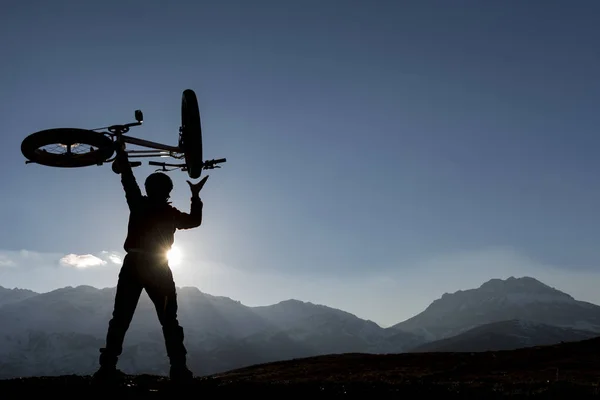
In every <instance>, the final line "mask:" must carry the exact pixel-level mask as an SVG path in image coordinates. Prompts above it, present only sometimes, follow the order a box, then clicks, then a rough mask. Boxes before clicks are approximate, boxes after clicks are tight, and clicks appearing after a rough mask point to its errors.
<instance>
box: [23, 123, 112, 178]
mask: <svg viewBox="0 0 600 400" xmlns="http://www.w3.org/2000/svg"><path fill="white" fill-rule="evenodd" d="M114 151H115V150H114V147H113V142H112V140H111V139H110V138H108V137H107V136H105V135H104V134H103V133H100V132H95V131H90V130H87V129H78V128H56V129H46V130H43V131H39V132H35V133H32V134H31V135H29V136H27V137H26V138H25V139H24V140H23V142H21V152H22V153H23V155H24V156H25V158H27V159H28V160H30V161H31V162H34V163H36V164H41V165H46V166H49V167H60V168H77V167H87V166H90V165H100V164H102V163H103V162H104V161H105V160H107V159H109V158H110V157H112V155H113V154H114Z"/></svg>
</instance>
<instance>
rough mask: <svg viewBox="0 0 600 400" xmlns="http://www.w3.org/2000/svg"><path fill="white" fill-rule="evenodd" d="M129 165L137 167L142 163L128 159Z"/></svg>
mask: <svg viewBox="0 0 600 400" xmlns="http://www.w3.org/2000/svg"><path fill="white" fill-rule="evenodd" d="M129 165H131V166H132V167H139V166H140V165H142V162H141V161H129Z"/></svg>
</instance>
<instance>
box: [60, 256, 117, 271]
mask: <svg viewBox="0 0 600 400" xmlns="http://www.w3.org/2000/svg"><path fill="white" fill-rule="evenodd" d="M60 263H61V265H64V266H65V267H75V268H88V267H97V266H99V265H106V261H104V260H102V259H100V258H98V257H96V256H94V255H91V254H81V255H79V254H67V255H66V256H64V257H62V258H61V259H60Z"/></svg>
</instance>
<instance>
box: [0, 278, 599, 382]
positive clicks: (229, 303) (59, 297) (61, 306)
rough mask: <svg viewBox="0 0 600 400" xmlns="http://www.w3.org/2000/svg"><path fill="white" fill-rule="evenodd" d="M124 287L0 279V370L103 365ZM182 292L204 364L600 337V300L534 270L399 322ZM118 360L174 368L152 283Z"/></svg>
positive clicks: (204, 370) (192, 343)
mask: <svg viewBox="0 0 600 400" xmlns="http://www.w3.org/2000/svg"><path fill="white" fill-rule="evenodd" d="M115 290H116V289H115V288H105V289H96V288H94V287H91V286H78V287H65V288H61V289H57V290H54V291H51V292H47V293H36V292H33V291H30V290H24V289H6V288H2V287H0V379H6V378H12V377H20V376H21V377H22V376H51V375H65V374H79V375H85V374H90V373H93V372H94V370H95V369H96V368H97V362H98V355H99V353H98V349H99V348H100V347H102V346H103V344H104V335H105V333H106V328H107V323H108V320H109V319H110V316H111V312H112V306H113V299H114V295H115ZM178 302H179V312H178V315H179V320H180V322H181V324H182V326H184V328H185V335H186V346H187V348H188V352H189V366H190V368H191V369H192V370H193V371H194V372H195V373H196V374H197V375H206V374H213V373H218V372H224V371H227V370H231V369H234V368H240V367H245V366H249V365H253V364H260V363H265V362H270V361H278V360H286V359H292V358H301V357H310V356H316V355H322V354H336V353H337V354H339V353H373V354H377V353H403V352H423V351H471V352H477V351H486V350H503V349H513V348H519V347H525V346H536V345H542V344H552V343H559V342H561V341H574V340H581V339H585V338H591V337H596V336H600V306H597V305H594V304H591V303H587V302H583V301H579V300H576V299H574V298H573V297H572V296H570V295H568V294H566V293H563V292H561V291H559V290H557V289H554V288H551V287H549V286H547V285H545V284H543V283H542V282H540V281H538V280H536V279H534V278H531V277H523V278H514V277H511V278H508V279H506V280H501V279H492V280H490V281H488V282H485V283H483V284H482V285H481V286H480V287H479V288H474V289H469V290H464V291H458V292H455V293H451V294H448V293H447V294H444V295H443V296H441V298H439V299H437V300H435V301H434V302H433V303H432V304H431V305H430V306H429V307H427V308H426V309H425V310H424V311H423V312H421V313H419V314H418V315H415V316H414V317H412V318H410V319H408V320H406V321H403V322H400V323H398V324H396V325H394V326H392V327H389V328H382V327H380V326H379V325H377V324H376V323H374V322H372V321H368V320H364V319H361V318H358V317H356V316H355V315H353V314H350V313H348V312H345V311H342V310H339V309H335V308H331V307H327V306H324V305H318V304H313V303H309V302H302V301H299V300H286V301H282V302H280V303H277V304H273V305H270V306H262V307H248V306H245V305H243V304H241V303H240V302H239V301H235V300H232V299H230V298H227V297H219V296H213V295H210V294H207V293H202V292H201V291H200V290H198V289H197V288H194V287H183V288H179V289H178ZM119 367H120V368H121V369H122V370H123V371H125V372H127V373H130V374H142V373H147V374H158V375H165V374H167V372H168V359H167V357H166V352H165V349H164V342H163V338H162V331H161V329H160V325H159V324H158V321H157V318H156V314H155V311H154V306H153V305H152V303H151V302H150V300H149V298H148V297H147V295H146V294H145V293H144V294H143V295H142V297H141V299H140V302H139V304H138V308H137V310H136V314H135V316H134V319H133V322H132V324H131V327H130V329H129V331H128V333H127V336H126V339H125V346H124V352H123V355H122V357H121V359H120V361H119Z"/></svg>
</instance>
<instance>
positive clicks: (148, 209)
mask: <svg viewBox="0 0 600 400" xmlns="http://www.w3.org/2000/svg"><path fill="white" fill-rule="evenodd" d="M115 163H116V167H117V168H118V169H119V170H120V173H121V182H122V184H123V188H124V189H125V197H126V199H127V204H128V205H129V210H130V214H129V225H128V232H127V238H126V240H125V245H124V248H125V251H126V252H127V254H126V255H125V258H124V260H123V265H122V267H121V271H120V273H119V280H118V283H117V293H116V295H115V303H114V310H113V314H112V319H111V320H110V322H109V324H108V333H107V335H106V347H104V348H102V349H100V353H101V354H100V360H99V361H100V368H99V369H98V371H97V372H96V373H95V374H94V378H96V379H102V380H104V379H109V380H110V379H114V378H118V377H119V376H122V374H123V373H122V372H121V371H119V370H118V369H117V360H118V357H119V356H120V355H121V352H122V350H123V340H124V338H125V333H126V332H127V329H128V328H129V324H130V323H131V320H132V318H133V314H134V312H135V309H136V307H137V303H138V300H139V298H140V295H141V293H142V289H145V290H146V293H148V297H149V298H150V299H151V300H152V302H153V303H154V307H155V308H156V313H157V315H158V320H159V321H160V324H161V325H162V330H163V334H164V340H165V345H166V349H167V355H168V356H169V359H170V364H171V369H170V374H169V375H170V378H171V380H174V381H175V380H177V381H182V380H189V379H191V378H193V374H192V372H191V371H190V370H189V369H188V368H187V365H186V353H187V351H186V348H185V346H184V344H183V328H182V327H181V326H180V325H179V322H178V321H177V294H176V290H175V283H174V281H173V274H172V273H171V269H170V268H169V265H168V261H167V251H168V250H169V249H170V248H171V246H172V244H173V241H174V233H175V231H176V230H177V229H190V228H195V227H197V226H200V224H201V223H202V207H203V204H202V201H201V200H200V195H199V194H200V190H201V189H202V187H203V186H204V184H205V183H206V179H208V176H206V177H204V178H203V179H202V180H201V181H200V182H198V183H197V184H192V183H191V182H190V181H188V184H189V185H190V189H191V192H192V198H191V210H190V213H189V214H186V213H183V212H181V211H179V210H177V209H176V208H175V207H173V206H171V205H170V203H169V202H168V200H169V197H170V192H171V190H172V189H173V182H172V181H171V178H169V177H168V176H167V175H165V174H163V173H153V174H151V175H149V176H148V178H147V179H146V181H145V188H146V196H144V195H142V193H141V191H140V188H139V186H138V184H137V182H136V180H135V177H134V175H133V171H132V169H131V166H130V165H129V160H128V158H127V153H125V151H124V150H123V148H122V147H121V146H119V148H118V149H117V157H116V159H115Z"/></svg>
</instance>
